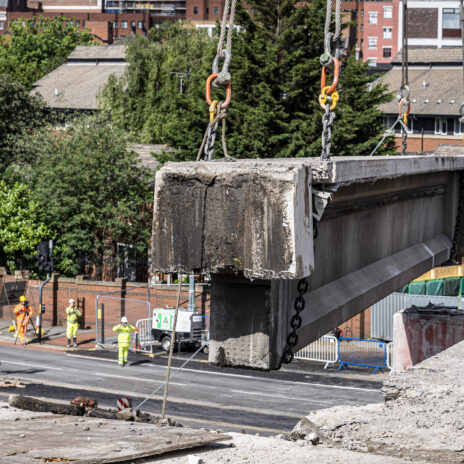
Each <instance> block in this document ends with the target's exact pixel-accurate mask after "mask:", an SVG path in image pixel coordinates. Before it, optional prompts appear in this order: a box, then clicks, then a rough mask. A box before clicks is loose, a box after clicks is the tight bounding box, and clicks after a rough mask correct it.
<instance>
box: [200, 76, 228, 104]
mask: <svg viewBox="0 0 464 464" xmlns="http://www.w3.org/2000/svg"><path fill="white" fill-rule="evenodd" d="M218 75H219V73H213V74H211V75H210V76H209V77H208V79H206V89H205V90H206V91H205V97H206V101H207V103H208V105H210V106H211V105H212V103H213V101H212V100H211V84H212V82H213V80H214V79H216V77H218ZM231 96H232V89H231V86H230V82H228V83H227V87H226V99H225V100H224V102H223V103H221V108H222V109H224V108H227V107H228V106H229V103H230V99H231Z"/></svg>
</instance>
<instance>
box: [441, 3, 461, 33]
mask: <svg viewBox="0 0 464 464" xmlns="http://www.w3.org/2000/svg"><path fill="white" fill-rule="evenodd" d="M443 37H456V38H457V37H461V28H460V24H459V9H458V8H443Z"/></svg>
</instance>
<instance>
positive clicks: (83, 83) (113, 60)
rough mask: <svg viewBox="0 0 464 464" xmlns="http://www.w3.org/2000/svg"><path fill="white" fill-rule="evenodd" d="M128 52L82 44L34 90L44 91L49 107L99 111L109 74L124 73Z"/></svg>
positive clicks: (122, 48) (120, 49)
mask: <svg viewBox="0 0 464 464" xmlns="http://www.w3.org/2000/svg"><path fill="white" fill-rule="evenodd" d="M125 52H126V48H125V47H120V46H119V47H118V46H111V45H110V46H87V47H86V46H78V47H76V48H75V50H74V51H73V52H72V53H71V54H70V55H69V57H68V62H67V63H65V64H63V65H61V66H60V67H58V68H57V69H55V70H53V71H52V72H50V73H49V74H47V75H46V76H44V77H43V78H42V79H40V80H38V81H37V82H35V83H34V85H33V90H32V92H31V93H40V94H41V95H42V97H43V98H44V100H45V102H46V105H47V106H48V107H49V108H63V109H64V108H66V109H78V110H96V109H97V107H98V101H97V96H98V94H99V92H100V90H101V89H102V88H103V86H104V85H105V84H106V82H107V81H108V79H109V77H110V76H111V75H115V76H116V77H120V76H121V75H122V74H123V72H124V70H125V68H126V65H127V63H126V62H125V61H124V57H125Z"/></svg>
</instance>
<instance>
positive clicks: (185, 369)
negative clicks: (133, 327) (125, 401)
mask: <svg viewBox="0 0 464 464" xmlns="http://www.w3.org/2000/svg"><path fill="white" fill-rule="evenodd" d="M141 367H155V368H162V369H167V367H166V366H158V365H154V364H142V365H141ZM183 370H184V371H188V372H197V373H199V374H204V375H219V376H223V377H237V378H242V379H252V380H256V381H261V380H264V381H266V382H273V383H283V384H292V385H305V386H310V387H322V388H339V389H341V390H359V391H370V392H375V393H380V387H379V389H378V390H376V389H375V388H363V387H348V386H344V385H329V384H325V383H314V382H298V381H294V380H279V379H265V378H264V377H253V376H252V375H244V374H228V373H225V372H211V371H201V370H199V369H189V368H186V367H184V369H183Z"/></svg>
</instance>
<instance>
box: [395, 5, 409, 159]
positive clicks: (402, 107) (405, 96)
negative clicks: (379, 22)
mask: <svg viewBox="0 0 464 464" xmlns="http://www.w3.org/2000/svg"><path fill="white" fill-rule="evenodd" d="M402 36H403V37H402V46H401V87H400V94H399V105H398V115H399V116H401V119H402V122H403V124H401V138H402V153H403V156H404V155H406V154H407V151H408V115H409V113H410V111H411V101H410V99H409V97H410V95H411V92H410V90H409V75H408V71H409V69H408V0H403V34H402Z"/></svg>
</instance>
